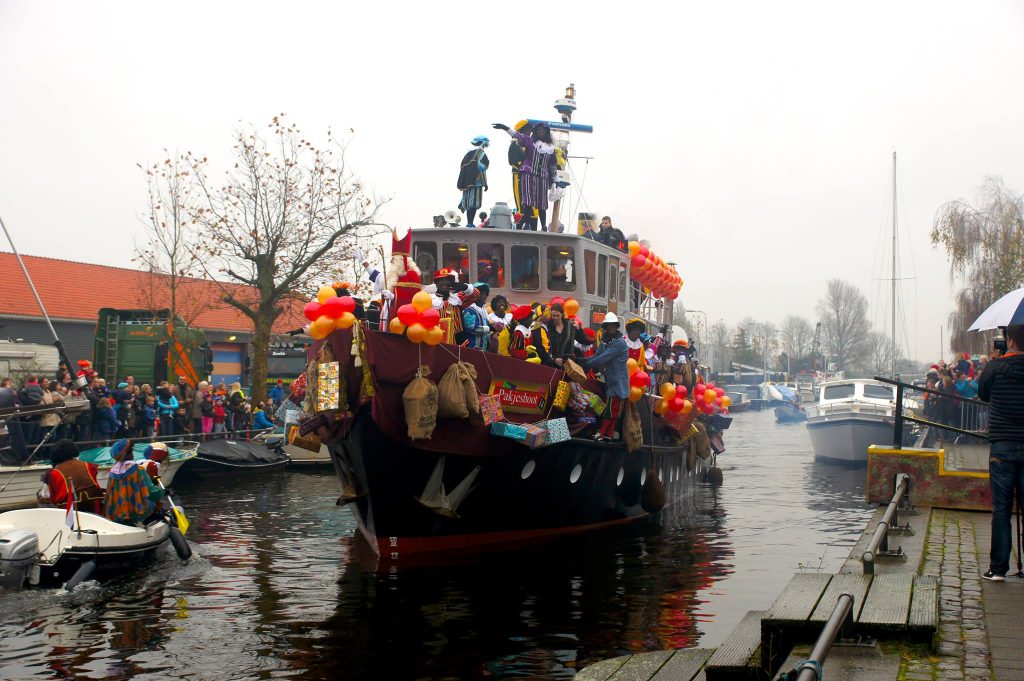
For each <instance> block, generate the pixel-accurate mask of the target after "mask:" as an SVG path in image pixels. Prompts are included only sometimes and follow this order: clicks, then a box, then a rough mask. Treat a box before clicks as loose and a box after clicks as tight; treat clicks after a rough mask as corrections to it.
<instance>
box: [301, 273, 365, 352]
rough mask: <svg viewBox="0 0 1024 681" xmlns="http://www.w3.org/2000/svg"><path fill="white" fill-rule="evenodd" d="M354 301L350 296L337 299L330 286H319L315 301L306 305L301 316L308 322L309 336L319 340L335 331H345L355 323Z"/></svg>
mask: <svg viewBox="0 0 1024 681" xmlns="http://www.w3.org/2000/svg"><path fill="white" fill-rule="evenodd" d="M355 310H356V301H355V300H354V299H353V298H352V297H351V296H342V297H341V298H339V297H338V296H337V294H336V293H335V292H334V289H333V288H331V287H330V286H321V287H320V290H319V291H317V292H316V300H311V301H309V302H308V303H306V307H305V308H304V309H303V310H302V314H304V315H306V319H308V320H309V321H310V324H309V335H310V336H312V337H313V338H315V339H316V340H320V339H321V338H327V336H328V335H330V333H331V331H334V330H335V329H347V328H348V327H350V326H352V325H353V324H355V323H356V316H355V314H353V313H354V312H355Z"/></svg>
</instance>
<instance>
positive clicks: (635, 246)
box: [629, 241, 640, 258]
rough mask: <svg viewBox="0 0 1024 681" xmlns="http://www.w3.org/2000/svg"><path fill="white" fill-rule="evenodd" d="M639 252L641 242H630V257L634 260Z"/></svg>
mask: <svg viewBox="0 0 1024 681" xmlns="http://www.w3.org/2000/svg"><path fill="white" fill-rule="evenodd" d="M639 252H640V242H639V241H630V242H629V257H631V258H632V257H633V256H634V255H636V254H637V253H639Z"/></svg>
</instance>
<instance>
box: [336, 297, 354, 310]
mask: <svg viewBox="0 0 1024 681" xmlns="http://www.w3.org/2000/svg"><path fill="white" fill-rule="evenodd" d="M338 300H340V301H341V311H342V312H355V311H356V299H355V298H353V297H352V296H345V297H343V298H339V299H338Z"/></svg>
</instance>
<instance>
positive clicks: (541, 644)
mask: <svg viewBox="0 0 1024 681" xmlns="http://www.w3.org/2000/svg"><path fill="white" fill-rule="evenodd" d="M728 445H729V451H728V453H727V454H725V455H724V456H723V457H721V459H720V464H721V465H722V467H723V469H724V472H725V485H724V486H723V487H722V488H721V489H718V490H714V489H710V488H706V487H704V488H702V489H701V490H700V495H699V499H700V504H699V507H698V508H686V507H680V508H677V509H675V510H674V511H673V512H672V513H667V514H665V516H664V517H662V518H660V519H659V521H658V523H650V524H646V525H639V526H634V527H629V528H621V529H619V530H615V531H612V532H602V533H599V534H591V535H586V536H583V537H573V538H563V539H559V540H557V541H555V542H552V543H549V544H545V545H541V546H535V547H530V548H525V549H519V550H515V551H504V552H495V553H491V554H487V555H482V556H475V557H472V558H464V559H462V560H460V561H459V562H453V563H443V562H434V563H433V564H424V565H421V566H416V567H411V568H407V567H404V566H403V567H402V568H401V569H396V570H394V571H385V572H383V573H382V572H378V571H377V570H376V569H375V568H376V561H375V560H374V559H373V556H372V553H371V552H370V551H369V548H368V547H367V546H366V544H365V543H364V542H363V541H362V540H361V539H360V538H357V537H356V536H355V527H354V523H353V521H352V518H351V515H350V513H349V512H348V511H347V510H345V509H340V508H338V507H336V506H334V500H335V499H336V497H337V484H336V482H335V481H334V479H333V477H331V475H330V474H329V473H325V474H323V475H317V474H308V473H298V472H284V473H278V474H271V475H263V476H255V477H249V478H246V477H244V476H234V477H231V478H227V477H223V478H210V479H206V480H198V481H196V480H193V481H191V482H186V481H184V480H183V481H182V482H181V483H180V484H179V489H178V500H179V501H180V502H182V503H183V504H184V505H185V506H186V508H187V509H188V510H189V511H190V512H191V513H192V514H193V516H194V517H195V522H194V524H193V529H192V530H191V531H190V532H189V539H190V540H191V541H192V542H193V543H194V544H195V548H196V550H197V553H198V554H199V556H201V557H199V558H196V559H193V561H192V562H191V563H189V564H188V565H187V566H185V567H184V568H183V567H181V566H180V565H179V564H178V561H177V560H176V559H175V558H174V557H173V555H172V553H171V552H170V551H169V550H168V551H167V552H166V553H164V554H163V555H161V556H160V557H159V558H158V560H156V561H155V562H154V563H153V564H151V565H150V566H148V567H147V569H146V570H145V571H144V572H143V573H141V574H134V575H127V576H125V577H124V578H123V579H120V580H116V581H114V582H112V583H108V584H106V585H104V586H102V587H101V586H98V585H95V584H87V585H86V586H85V587H84V588H82V589H80V590H79V591H78V592H76V593H74V594H71V595H65V594H62V593H60V592H58V591H44V592H40V591H35V592H13V593H0V609H2V611H3V612H4V613H5V617H4V618H3V622H0V678H18V679H23V678H52V677H54V676H58V677H70V676H76V677H79V678H110V679H119V678H154V679H155V678H166V677H167V676H169V675H173V676H177V677H182V678H197V679H209V678H232V679H233V678H257V677H271V676H274V677H276V676H295V677H305V678H323V677H338V676H344V677H345V678H353V679H357V678H395V679H427V678H460V679H475V678H480V679H483V678H487V679H503V678H561V677H570V676H572V675H573V674H574V673H575V671H576V670H577V669H579V668H580V667H582V666H584V665H586V664H588V663H590V662H593V661H595V660H597V659H601V658H604V657H609V656H613V655H619V654H623V653H627V652H639V651H644V650H653V649H659V648H667V647H688V646H694V645H702V646H713V645H716V644H718V643H719V642H720V641H721V640H722V638H723V637H724V636H725V635H726V633H728V631H729V630H731V628H732V627H733V626H734V625H735V624H736V622H737V621H738V620H739V618H740V617H742V615H743V613H745V612H746V611H747V610H749V609H755V608H763V607H766V606H767V605H769V604H770V603H771V601H772V600H773V599H774V597H775V595H776V594H777V593H778V591H779V589H781V588H782V587H783V586H784V585H785V583H786V581H788V580H789V578H790V576H791V574H792V572H793V571H794V570H796V569H799V568H801V566H803V568H804V569H822V570H833V569H836V568H837V567H838V566H839V565H840V564H841V563H842V560H843V559H844V558H845V556H846V554H847V553H848V551H849V548H850V546H851V545H852V543H853V541H854V540H855V538H856V537H857V535H858V534H859V531H860V529H862V528H863V526H864V524H865V523H866V521H867V517H868V515H869V513H870V509H868V508H867V507H866V506H865V505H864V503H863V501H862V500H863V494H864V480H863V469H861V470H859V471H858V470H855V469H848V468H842V467H836V466H832V465H829V464H823V463H816V462H815V461H814V457H813V453H812V452H811V447H810V441H809V439H808V438H807V434H806V431H805V429H804V428H803V427H802V426H797V427H792V426H789V427H783V426H776V424H775V423H774V421H773V419H772V416H771V413H770V412H765V413H750V414H742V415H738V416H737V417H736V419H735V423H734V425H733V427H732V429H731V431H730V432H729V438H728Z"/></svg>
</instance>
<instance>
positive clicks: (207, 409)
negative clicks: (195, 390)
mask: <svg viewBox="0 0 1024 681" xmlns="http://www.w3.org/2000/svg"><path fill="white" fill-rule="evenodd" d="M201 408H202V412H203V415H202V417H201V420H202V423H201V427H202V432H203V435H204V436H206V435H209V434H210V433H212V432H213V395H211V394H210V392H209V391H207V392H204V393H203V402H202V407H201ZM203 439H206V438H205V437H204V438H203Z"/></svg>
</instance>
